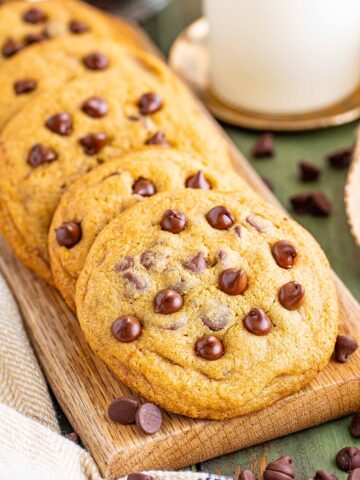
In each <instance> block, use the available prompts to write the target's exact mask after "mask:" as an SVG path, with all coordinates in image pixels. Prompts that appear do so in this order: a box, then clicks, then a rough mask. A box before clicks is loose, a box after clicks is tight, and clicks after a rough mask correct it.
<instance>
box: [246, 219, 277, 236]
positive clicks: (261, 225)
mask: <svg viewBox="0 0 360 480" xmlns="http://www.w3.org/2000/svg"><path fill="white" fill-rule="evenodd" d="M246 221H247V223H248V224H249V225H251V226H252V227H254V228H256V230H257V231H258V232H260V233H270V231H271V230H272V228H273V225H272V223H270V222H269V221H268V220H265V219H264V218H262V217H259V215H249V216H248V217H246Z"/></svg>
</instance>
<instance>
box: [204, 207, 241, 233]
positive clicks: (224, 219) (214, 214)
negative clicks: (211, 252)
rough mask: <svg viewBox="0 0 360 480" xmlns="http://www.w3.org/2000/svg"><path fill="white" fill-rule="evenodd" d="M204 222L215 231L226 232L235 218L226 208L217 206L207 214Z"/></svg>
mask: <svg viewBox="0 0 360 480" xmlns="http://www.w3.org/2000/svg"><path fill="white" fill-rule="evenodd" d="M206 220H207V221H208V222H209V224H210V225H211V226H212V227H213V228H216V229H217V230H227V229H229V228H230V227H232V226H233V225H234V222H235V217H234V215H233V214H232V212H230V210H229V209H228V208H226V207H223V206H218V207H214V208H212V209H211V210H209V211H208V212H207V214H206Z"/></svg>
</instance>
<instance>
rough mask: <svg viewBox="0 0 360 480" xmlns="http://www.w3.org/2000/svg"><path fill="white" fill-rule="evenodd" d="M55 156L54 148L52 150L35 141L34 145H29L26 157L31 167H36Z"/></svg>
mask: <svg viewBox="0 0 360 480" xmlns="http://www.w3.org/2000/svg"><path fill="white" fill-rule="evenodd" d="M57 158H58V155H57V153H56V152H55V151H54V150H52V149H51V148H48V147H45V146H44V145H41V144H40V143H37V144H36V145H34V146H33V147H31V150H30V152H29V155H28V158H27V163H28V164H29V165H30V166H31V167H33V168H36V167H39V166H40V165H43V164H44V163H50V162H53V161H54V160H56V159H57Z"/></svg>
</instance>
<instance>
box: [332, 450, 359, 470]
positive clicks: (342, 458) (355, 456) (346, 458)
mask: <svg viewBox="0 0 360 480" xmlns="http://www.w3.org/2000/svg"><path fill="white" fill-rule="evenodd" d="M336 465H337V467H338V468H340V470H344V472H350V471H351V470H354V469H355V468H360V450H359V449H358V448H355V447H345V448H343V449H341V450H340V452H339V453H338V454H337V455H336Z"/></svg>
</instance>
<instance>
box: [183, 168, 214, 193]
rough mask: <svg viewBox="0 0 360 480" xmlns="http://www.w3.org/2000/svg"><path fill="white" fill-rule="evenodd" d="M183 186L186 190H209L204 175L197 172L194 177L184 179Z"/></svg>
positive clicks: (209, 187)
mask: <svg viewBox="0 0 360 480" xmlns="http://www.w3.org/2000/svg"><path fill="white" fill-rule="evenodd" d="M185 186H186V187H187V188H200V189H202V190H211V183H210V182H209V181H208V180H207V179H206V177H205V175H204V173H203V172H202V171H201V170H199V171H198V172H197V173H195V174H194V175H191V176H190V177H188V178H187V179H186V182H185Z"/></svg>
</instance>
